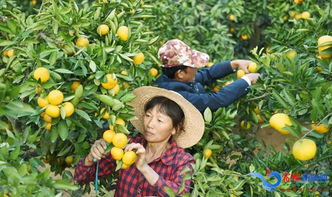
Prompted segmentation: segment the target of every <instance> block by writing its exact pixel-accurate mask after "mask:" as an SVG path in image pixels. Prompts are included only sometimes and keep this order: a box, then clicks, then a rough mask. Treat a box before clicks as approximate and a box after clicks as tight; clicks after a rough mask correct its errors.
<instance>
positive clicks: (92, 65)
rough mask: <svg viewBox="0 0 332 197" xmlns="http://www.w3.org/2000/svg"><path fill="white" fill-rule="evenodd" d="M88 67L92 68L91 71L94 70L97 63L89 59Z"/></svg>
mask: <svg viewBox="0 0 332 197" xmlns="http://www.w3.org/2000/svg"><path fill="white" fill-rule="evenodd" d="M89 67H90V69H91V70H92V72H96V70H97V65H96V63H95V62H94V61H93V60H91V61H90V63H89Z"/></svg>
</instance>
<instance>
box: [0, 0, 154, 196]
mask: <svg viewBox="0 0 332 197" xmlns="http://www.w3.org/2000/svg"><path fill="white" fill-rule="evenodd" d="M1 4H2V5H3V6H2V7H3V9H2V10H1V12H0V15H1V23H0V35H1V39H2V40H1V44H0V46H1V51H2V55H3V56H2V58H1V84H2V86H3V88H2V89H3V90H4V91H5V92H6V95H7V93H8V95H12V96H4V98H6V99H7V100H8V101H7V100H6V102H5V101H4V102H3V103H2V106H3V107H6V108H9V107H11V106H13V107H15V108H13V109H12V110H11V111H13V113H7V111H4V112H3V113H2V114H1V115H2V116H1V124H2V125H3V127H4V128H5V127H6V125H8V121H11V125H12V128H11V129H7V130H6V131H4V132H3V134H2V135H1V142H3V143H8V145H9V149H10V150H12V149H14V148H16V147H17V148H16V149H15V154H12V156H11V157H10V158H11V159H13V162H12V163H10V162H8V159H10V158H9V157H7V156H6V155H4V157H3V159H4V162H6V163H4V164H5V165H4V166H5V167H8V168H9V170H8V171H9V172H11V171H13V169H15V168H16V169H18V168H19V167H20V166H19V165H18V164H17V163H14V159H17V162H20V161H21V162H23V161H25V162H27V161H34V163H32V164H31V165H33V167H34V168H33V171H31V170H30V171H29V173H31V176H35V173H36V172H38V171H37V169H36V167H37V166H38V165H41V166H44V164H43V163H42V162H40V159H43V162H44V163H49V164H50V166H51V170H52V171H54V172H55V173H56V174H57V173H59V174H61V175H62V177H63V179H65V180H71V179H72V174H71V173H70V172H69V171H64V169H65V168H66V167H70V166H71V165H72V163H76V162H77V161H78V160H79V159H80V158H81V157H83V156H84V155H86V154H87V153H88V152H89V149H90V144H91V143H93V142H94V141H95V140H96V139H98V138H100V137H101V136H102V133H103V132H104V131H105V130H107V129H108V127H109V125H111V126H113V127H112V128H113V129H114V130H115V132H122V133H126V134H128V133H129V132H128V130H127V128H126V125H123V124H117V122H116V120H117V119H120V118H121V119H122V120H125V121H128V120H129V119H131V118H133V115H132V114H131V109H130V108H129V106H127V105H126V103H127V102H129V101H130V100H131V99H133V95H132V94H130V91H131V90H132V89H133V88H135V87H137V86H141V85H145V84H149V83H150V82H151V80H152V79H153V78H154V76H152V75H149V69H150V68H151V67H152V66H155V65H157V64H156V63H155V61H154V60H155V57H154V56H153V55H151V54H150V52H149V51H154V50H153V48H154V45H153V44H154V43H155V42H156V41H157V40H158V36H155V35H154V34H153V32H151V31H150V30H149V28H148V26H146V25H145V22H146V21H148V20H149V19H150V18H152V17H153V15H151V14H150V12H151V9H152V8H153V7H152V6H150V5H148V4H147V3H146V2H145V3H144V2H143V1H142V2H141V1H122V2H108V1H90V2H87V1H84V2H80V3H76V2H75V1H69V2H67V1H53V0H48V1H43V2H42V3H41V2H37V4H36V5H35V6H37V7H38V10H28V11H27V13H30V14H29V15H26V14H25V13H24V12H22V11H21V10H20V8H21V7H20V5H21V4H20V3H19V2H15V1H11V0H8V1H2V2H1ZM29 11H31V12H29ZM100 25H103V26H101V27H99V26H100ZM107 27H108V28H107ZM101 28H102V29H101ZM7 84H11V85H12V86H7ZM16 101H17V102H18V103H16ZM23 107H24V108H27V109H28V112H29V113H27V112H26V110H25V109H24V108H23ZM16 141H18V142H17V143H15V142H16ZM4 150H5V149H4ZM25 151H28V154H25V153H24V152H25ZM1 153H2V154H4V153H3V152H1ZM20 158H23V160H22V159H20ZM27 165H28V164H27ZM9 174H10V173H7V172H6V170H2V171H1V174H0V176H1V180H2V178H6V177H7V178H8V180H10V179H11V178H12V176H10V177H9ZM47 175H48V172H45V173H44V174H43V175H42V176H41V178H40V180H39V181H42V180H46V178H45V177H47V178H49V177H48V176H47ZM13 176H16V175H13ZM22 176H23V175H22ZM7 178H6V179H7ZM6 183H8V182H6ZM17 183H18V182H16V181H15V183H13V184H12V183H11V182H9V183H8V187H6V188H4V190H1V192H4V193H7V192H11V193H12V194H15V195H16V196H20V195H21V194H23V193H24V189H21V188H19V186H18V185H17ZM21 183H22V182H21ZM4 184H5V183H4ZM23 184H24V182H23ZM49 185H50V187H51V186H52V185H51V184H49ZM69 186H70V185H68V187H69ZM108 186H111V184H108ZM54 188H59V189H66V188H64V187H56V186H54ZM37 189H39V190H40V189H42V187H40V188H39V187H38V188H37ZM69 189H75V188H69ZM33 192H37V190H33ZM50 192H55V190H53V189H52V190H50ZM33 194H35V193H32V194H31V195H33ZM53 194H54V193H53Z"/></svg>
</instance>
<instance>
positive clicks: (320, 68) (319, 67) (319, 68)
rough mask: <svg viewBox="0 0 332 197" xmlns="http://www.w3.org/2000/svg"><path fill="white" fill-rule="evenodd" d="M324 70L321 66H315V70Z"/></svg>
mask: <svg viewBox="0 0 332 197" xmlns="http://www.w3.org/2000/svg"><path fill="white" fill-rule="evenodd" d="M323 70H324V68H322V67H321V66H316V71H317V72H322V71H323Z"/></svg>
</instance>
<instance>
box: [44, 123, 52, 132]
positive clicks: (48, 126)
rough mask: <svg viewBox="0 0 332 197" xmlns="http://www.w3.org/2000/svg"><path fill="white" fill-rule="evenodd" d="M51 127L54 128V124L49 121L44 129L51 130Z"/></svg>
mask: <svg viewBox="0 0 332 197" xmlns="http://www.w3.org/2000/svg"><path fill="white" fill-rule="evenodd" d="M51 128H52V124H51V123H47V124H46V125H45V126H44V129H46V130H48V131H49V130H51Z"/></svg>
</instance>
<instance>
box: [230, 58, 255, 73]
mask: <svg viewBox="0 0 332 197" xmlns="http://www.w3.org/2000/svg"><path fill="white" fill-rule="evenodd" d="M250 63H252V61H250V60H233V61H231V67H232V69H233V70H235V69H241V70H243V71H244V72H245V73H249V71H248V66H249V65H250Z"/></svg>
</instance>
